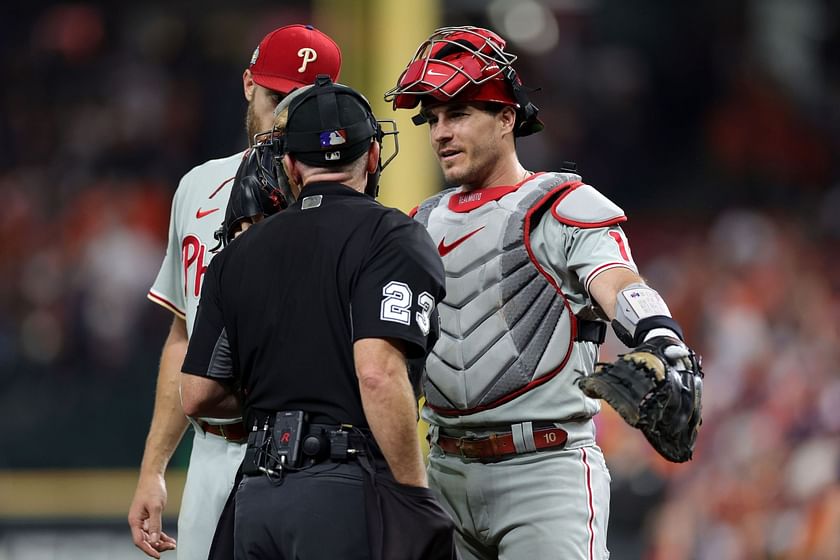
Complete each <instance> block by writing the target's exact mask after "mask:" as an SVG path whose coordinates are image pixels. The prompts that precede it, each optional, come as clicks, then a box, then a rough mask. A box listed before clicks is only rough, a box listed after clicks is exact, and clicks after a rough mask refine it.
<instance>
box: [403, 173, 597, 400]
mask: <svg viewBox="0 0 840 560" xmlns="http://www.w3.org/2000/svg"><path fill="white" fill-rule="evenodd" d="M580 183H581V178H580V176H579V175H575V174H572V173H543V174H539V175H534V176H532V177H531V178H530V179H528V180H527V181H526V182H524V183H522V184H520V185H517V186H513V187H492V188H488V189H482V190H480V191H474V192H466V193H463V192H458V189H450V190H447V191H444V192H442V193H441V194H439V195H437V196H435V197H433V198H431V199H429V200H427V201H425V202H424V203H423V204H422V205H421V206H420V207H419V208H418V209H417V214H416V216H415V219H416V220H418V221H419V222H421V223H422V224H423V225H425V226H426V228H427V229H428V231H429V234H430V235H431V237H432V239H433V240H434V242H435V243H437V244H438V250H439V252H440V254H441V257H442V258H443V264H444V269H445V271H446V298H445V299H444V300H443V301H442V302H440V303H439V305H438V311H439V313H440V326H441V333H440V339H439V340H438V342H437V344H436V345H435V347H434V349H433V350H432V353H431V354H430V355H429V357H428V360H427V362H426V373H427V375H426V378H425V381H424V389H425V394H426V402H427V403H428V405H429V406H431V407H432V409H434V410H435V411H436V412H438V413H440V414H444V415H462V414H469V413H473V412H478V411H481V410H485V409H488V408H493V407H495V406H498V405H500V404H503V403H505V402H508V401H509V400H511V399H513V398H515V397H517V396H519V395H521V394H523V393H525V392H526V391H529V390H531V389H533V388H534V387H537V386H539V385H540V384H542V383H544V382H546V381H548V380H549V379H551V378H552V377H553V376H554V375H556V374H557V373H558V372H559V371H561V370H562V369H563V366H564V365H565V363H566V361H567V360H568V358H569V355H570V353H571V349H572V342H573V340H574V338H575V332H576V319H575V317H574V315H573V314H572V313H571V311H570V308H569V305H568V303H567V301H566V299H565V297H564V296H563V293H562V292H561V291H560V289H559V288H558V287H556V286H555V284H554V281H553V280H550V277H549V276H548V275H547V274H544V273H543V271H542V270H541V268H540V266H539V264H538V263H537V262H536V260H535V259H534V257H533V255H532V253H531V251H530V247H529V236H530V231H531V228H532V227H534V226H536V224H537V223H538V222H539V219H540V217H541V216H543V215H544V213H545V211H546V210H548V209H549V207H550V205H551V203H552V202H553V201H555V200H556V199H557V197H558V195H560V194H561V193H562V192H564V191H565V190H567V189H571V188H575V187H577V186H579V185H580Z"/></svg>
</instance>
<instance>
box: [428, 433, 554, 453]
mask: <svg viewBox="0 0 840 560" xmlns="http://www.w3.org/2000/svg"><path fill="white" fill-rule="evenodd" d="M567 437H568V434H566V430H561V429H560V428H537V429H535V430H534V446H535V447H536V448H537V449H548V448H551V447H562V446H564V445H565V444H566V438H567ZM437 445H438V446H439V447H440V448H441V449H443V450H444V451H445V452H446V453H449V454H450V455H460V456H461V457H465V458H467V459H498V458H501V457H506V456H508V455H515V454H517V453H518V451H517V450H516V445H514V443H513V434H512V433H510V432H505V433H501V434H490V435H489V436H487V437H482V438H463V437H462V438H458V437H451V436H446V435H443V434H438V439H437Z"/></svg>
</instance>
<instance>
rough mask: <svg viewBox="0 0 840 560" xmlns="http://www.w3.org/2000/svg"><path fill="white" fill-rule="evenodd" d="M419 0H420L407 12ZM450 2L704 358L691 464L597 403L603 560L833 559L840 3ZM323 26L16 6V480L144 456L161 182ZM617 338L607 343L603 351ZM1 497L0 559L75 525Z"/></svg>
mask: <svg viewBox="0 0 840 560" xmlns="http://www.w3.org/2000/svg"><path fill="white" fill-rule="evenodd" d="M348 2H349V0H348ZM350 3H352V2H350ZM359 3H361V0H359ZM330 4H331V3H330V2H329V1H324V2H322V5H321V6H320V8H319V9H320V10H321V11H320V12H318V13H323V11H324V10H325V9H326V10H328V9H329V6H330ZM431 4H432V2H428V3H427V2H424V1H419V0H418V1H416V2H411V3H406V4H405V6H404V19H403V21H402V24H404V25H411V12H412V10H424V9H427V8H429V9H430V5H431ZM435 5H436V6H437V8H436V9H437V10H438V11H439V12H438V13H439V19H440V21H439V24H440V25H465V24H471V25H483V26H490V27H492V28H493V29H495V30H496V31H498V32H499V33H501V34H502V35H503V36H505V37H506V38H508V39H509V47H510V50H512V51H513V52H515V53H517V54H519V55H520V60H519V62H518V64H517V67H518V69H519V72H520V75H521V77H522V78H523V80H524V82H525V84H526V85H528V86H530V87H535V88H541V89H540V91H538V92H535V93H534V94H533V95H532V99H533V100H534V101H535V103H536V104H537V105H539V106H540V108H541V113H540V115H541V117H542V118H543V120H544V122H545V123H546V130H545V132H543V133H542V134H539V135H536V136H533V137H529V138H525V139H522V140H521V141H520V154H521V155H522V156H523V160H524V163H525V164H526V165H527V166H528V167H529V168H530V169H534V170H540V169H546V170H551V169H557V168H559V166H560V164H561V162H563V161H565V160H573V161H575V162H577V164H578V169H579V171H580V172H581V174H582V175H583V176H584V178H585V180H586V181H587V182H588V183H590V184H592V185H594V186H596V187H597V188H598V189H599V190H601V191H602V192H604V193H605V194H606V195H607V196H609V197H610V198H611V199H612V200H614V201H615V202H616V203H618V204H619V205H620V206H622V207H623V208H624V209H625V210H626V212H627V214H628V215H629V216H630V220H629V221H628V222H627V224H626V227H625V229H626V231H627V233H628V236H629V238H630V242H631V247H632V249H633V253H634V257H635V260H636V261H637V263H638V264H639V265H640V269H641V271H642V273H643V274H644V276H645V277H646V278H647V279H648V281H649V283H650V284H652V285H653V286H655V287H656V288H658V289H659V291H660V292H661V293H662V294H663V296H664V297H665V299H666V301H668V303H669V305H670V307H671V311H672V312H673V314H674V316H675V317H676V318H678V320H679V321H680V322H681V323H682V325H683V327H684V328H685V331H686V334H687V340H688V342H689V344H690V345H691V346H692V347H694V348H695V349H696V350H697V351H698V352H700V353H701V354H702V355H703V366H704V370H705V371H706V374H707V377H706V382H705V401H704V404H705V409H704V424H703V427H702V430H701V433H700V437H699V442H698V447H697V451H696V454H695V458H694V460H693V461H692V462H691V463H688V464H685V465H678V466H675V465H670V464H667V463H665V462H664V461H663V460H660V459H659V458H658V457H656V456H655V454H654V453H653V452H652V451H651V450H650V448H649V446H648V444H647V442H646V441H645V440H644V438H643V437H642V436H641V434H640V433H638V432H636V431H634V430H631V429H629V428H627V427H626V426H624V424H623V422H622V421H621V420H620V418H619V417H618V416H617V415H615V414H614V413H613V412H612V411H610V410H605V411H604V412H603V413H602V414H601V415H599V417H598V422H599V438H600V443H601V445H602V447H603V449H604V451H605V453H606V455H607V461H608V465H609V466H610V468H611V472H612V477H613V481H612V485H613V501H612V511H611V526H610V549H611V551H612V558H613V559H615V560H625V559H626V560H633V559H645V560H681V559H698V560H728V559H732V560H753V559H797V560H800V559H814V560H831V559H840V158H838V154H839V153H840V4H838V3H837V2H832V1H830V0H709V1H706V2H695V3H692V4H686V3H682V2H669V1H667V0H640V1H637V2H626V1H624V0H543V1H539V2H538V1H535V0H519V1H513V0H511V1H503V0H495V1H492V2H483V1H471V0H447V1H446V2H441V3H440V4H439V5H438V4H437V3H435ZM312 18H313V5H312V4H311V3H310V2H306V1H298V2H282V3H281V2H267V1H253V0H246V1H243V2H237V3H230V2H221V1H208V2H201V3H189V2H186V1H180V0H174V1H170V2H167V3H165V4H164V3H155V2H152V3H130V4H120V3H104V2H103V3H90V2H78V3H46V2H38V1H34V2H28V3H24V4H22V5H21V4H17V5H14V7H12V5H10V4H4V6H3V7H0V50H1V52H2V58H0V64H2V66H1V67H0V75H2V76H3V77H4V80H3V85H2V87H0V237H2V241H1V242H0V279H2V280H0V382H1V384H0V419H2V428H0V476H2V474H3V473H20V472H30V473H31V472H33V471H34V472H36V473H37V472H44V473H50V474H49V476H53V477H55V476H58V477H59V478H60V476H61V475H60V472H61V471H60V470H59V471H56V469H68V468H72V469H111V470H115V471H119V470H124V469H136V468H137V467H138V466H139V462H140V457H141V454H142V449H143V444H144V438H145V435H146V432H147V428H148V423H149V420H150V418H151V410H152V403H153V392H154V382H155V377H156V373H157V362H158V357H159V353H160V349H161V346H162V343H163V340H164V338H165V335H166V332H167V330H168V325H169V322H170V320H171V317H170V316H169V315H168V312H166V311H165V310H163V309H162V308H159V307H158V306H156V305H154V304H153V303H151V302H149V301H148V300H146V298H145V294H146V291H147V290H148V288H149V286H150V285H151V283H152V281H153V279H154V277H155V275H156V273H157V271H158V268H159V266H160V262H161V260H162V257H163V254H164V250H165V241H166V233H167V223H168V217H169V205H170V201H171V196H172V194H173V193H174V190H175V187H176V186H177V183H178V180H179V178H180V176H181V175H183V174H184V173H185V172H186V171H188V170H189V169H190V168H191V167H192V166H194V165H196V164H198V163H200V162H203V161H205V160H207V159H209V158H214V157H222V156H225V155H228V154H231V153H234V152H236V151H238V150H240V149H242V147H244V145H245V142H246V139H245V134H244V121H243V117H244V112H245V101H244V100H243V98H242V93H241V79H240V76H241V73H242V70H243V69H244V68H245V67H246V65H247V63H248V60H249V57H250V54H251V50H252V49H253V48H254V47H255V46H256V44H257V43H258V42H259V40H260V38H261V37H262V36H263V35H264V34H265V33H266V32H268V31H269V30H271V29H272V28H274V27H277V26H280V25H284V24H288V23H296V22H309V21H311V20H312ZM326 21H327V22H329V20H328V19H327V20H326ZM315 23H316V24H318V25H319V26H320V27H322V29H324V30H325V31H326V32H328V33H331V34H334V35H335V36H336V37H338V36H340V33H339V32H338V30H336V29H334V28H330V27H329V25H321V24H320V23H319V22H318V21H315ZM431 31H432V29H429V30H428V33H430V32H431ZM428 33H427V32H425V31H424V32H423V33H422V35H423V36H425V35H427V34H428ZM367 40H368V41H369V42H370V43H372V44H373V45H374V48H379V49H388V48H389V45H387V44H377V30H376V29H373V30H371V33H370V35H369V37H368V39H367ZM339 43H341V41H339ZM341 46H342V47H343V49H344V55H345V59H352V58H353V56H354V54H353V51H352V49H350V48H348V46H345V45H341ZM411 54H412V51H411V50H408V51H406V52H405V53H402V58H404V59H405V61H406V62H407V61H408V60H409V58H410V56H411ZM397 72H398V71H397ZM396 77H397V75H396V74H395V75H394V76H393V79H394V80H396ZM350 85H356V84H352V83H350ZM360 89H362V90H363V91H364V93H366V94H367V95H368V97H370V98H372V99H373V98H377V99H379V98H381V94H382V93H383V92H380V91H365V90H364V88H361V87H360ZM380 117H385V118H388V117H389V115H388V114H380ZM402 134H404V135H406V134H420V135H424V134H425V130H422V129H417V130H403V132H402ZM423 156H428V154H423ZM412 157H414V156H413V155H412V153H407V152H405V151H403V152H402V153H401V154H400V155H399V158H398V159H400V158H412ZM382 185H383V191H387V190H388V189H403V190H405V189H415V188H417V189H418V190H417V192H418V193H419V192H422V189H421V188H418V187H417V186H416V185H411V184H405V182H404V181H403V182H402V183H401V184H399V185H395V184H393V183H391V182H389V177H388V174H387V172H386V173H385V174H384V176H383V181H382ZM438 186H439V187H443V185H442V184H441V185H438ZM423 188H428V187H423ZM408 192H411V190H409V191H408ZM419 198H422V195H420V194H418V200H417V201H419ZM417 201H415V202H417ZM409 208H410V206H408V207H406V208H403V209H404V210H408V209H409ZM621 351H622V347H621V346H620V345H619V343H617V342H616V341H615V339H613V338H611V339H610V340H609V341H608V344H607V345H606V346H605V348H604V350H603V353H602V358H603V359H609V358H610V357H611V356H614V355H615V354H616V353H618V352H621ZM606 408H608V407H606V406H605V409H606ZM183 447H184V446H182V449H181V450H180V451H179V453H178V454H177V455H176V458H175V460H174V464H173V466H174V467H175V468H176V469H177V468H183V467H185V466H186V460H187V456H188V455H187V453H186V449H183ZM56 472H58V473H59V474H56ZM45 476H47V475H46V474H45ZM8 498H9V497H8V496H6V497H5V498H4V496H2V495H0V502H2V501H4V499H8ZM129 501H130V493H129V495H127V496H126V498H125V509H126V511H127V508H128V503H129ZM8 505H9V504H8V503H7V504H6V506H8ZM2 509H3V511H4V513H3V516H2V518H0V558H5V557H8V558H23V557H26V556H25V553H24V550H25V548H20V547H23V545H22V544H20V543H19V542H17V541H14V534H15V532H16V531H21V530H23V529H25V528H30V529H31V528H32V527H35V526H37V525H39V523H40V526H43V527H47V528H49V527H53V528H54V527H55V526H56V525H57V524H58V525H61V523H62V522H72V521H73V520H62V519H55V518H54V514H50V513H49V512H45V513H44V515H43V516H42V517H43V518H38V517H37V516H36V518H34V519H28V520H25V521H21V520H20V519H15V516H14V514H13V511H14V508H13V507H11V508H10V507H5V508H2ZM10 511H11V512H12V513H9V512H10ZM170 513H171V514H172V513H173V512H170ZM123 518H124V516H123V513H122V512H120V513H119V515H116V516H115V519H111V520H110V521H114V523H115V525H114V527H112V528H111V530H113V531H117V532H118V533H117V534H118V535H119V538H120V539H123V540H124V541H125V542H126V543H128V542H130V536H129V533H128V530H127V527H126V528H125V529H123V525H122V524H123V523H124V521H123ZM96 522H97V523H100V524H105V525H107V523H108V522H109V519H99V520H97V521H96ZM117 522H118V523H119V525H117ZM117 527H118V528H117ZM51 542H52V541H51ZM10 543H16V544H10ZM13 550H17V551H18V552H17V553H15V552H13ZM50 550H53V549H50ZM55 550H57V547H56V548H55ZM4 554H5V555H6V556H4ZM43 554H45V555H44V556H37V555H36V556H31V557H33V558H36V557H37V558H53V557H59V556H55V555H53V556H49V554H50V553H43ZM54 554H58V553H57V552H55V553H54ZM138 554H139V553H138ZM82 557H86V558H90V557H92V556H89V555H88V556H82ZM131 557H134V556H131Z"/></svg>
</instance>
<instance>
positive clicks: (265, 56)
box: [128, 25, 341, 560]
mask: <svg viewBox="0 0 840 560" xmlns="http://www.w3.org/2000/svg"><path fill="white" fill-rule="evenodd" d="M340 65H341V52H340V50H339V48H338V46H337V45H336V43H335V42H334V41H333V40H332V39H331V38H329V37H328V36H326V35H325V34H324V33H322V32H320V31H318V30H317V29H314V28H313V27H312V26H308V25H306V26H304V25H289V26H286V27H281V28H279V29H276V30H274V31H272V32H271V33H269V34H268V35H266V36H265V37H264V38H263V40H262V41H261V42H260V44H259V46H258V47H257V48H256V50H255V51H254V53H253V55H252V57H251V61H250V64H249V67H248V68H247V69H246V70H245V71H244V73H243V76H242V83H243V89H244V94H245V98H246V100H247V101H248V111H247V117H246V125H247V126H246V127H247V133H248V138H249V142H250V141H251V140H252V139H253V138H254V135H255V134H256V133H258V132H260V131H264V130H270V129H271V127H272V123H273V120H274V114H273V112H274V108H275V107H276V106H277V104H278V102H279V101H280V100H281V99H282V97H283V96H284V95H285V94H286V93H288V92H289V91H291V90H293V89H295V88H298V87H301V86H304V85H307V84H311V83H312V82H313V81H314V79H315V76H316V75H318V74H328V75H330V76H331V77H332V78H333V79H337V78H338V75H339V69H340ZM244 155H245V152H240V153H237V154H234V155H232V156H229V157H227V158H224V159H218V160H211V161H208V162H206V163H204V164H202V165H199V166H198V167H195V168H193V169H192V170H191V171H190V172H189V173H187V174H186V175H185V176H184V177H183V178H182V179H181V182H180V184H179V186H178V190H177V191H176V193H175V197H174V199H173V202H172V212H171V216H170V224H169V244H168V246H167V251H166V256H165V258H164V260H163V264H162V266H161V269H160V272H159V273H158V277H157V279H156V280H155V283H154V285H153V286H152V288H151V289H150V290H149V294H148V297H149V299H151V300H152V301H154V302H155V303H158V304H160V305H162V306H164V307H166V308H167V309H169V310H170V311H172V312H173V313H174V315H175V317H174V319H173V322H172V327H171V328H170V332H169V336H168V337H167V339H166V342H165V343H164V347H163V353H162V356H161V364H160V371H159V374H158V382H157V392H156V396H155V407H154V413H153V417H152V424H151V427H150V429H149V435H148V438H147V440H146V447H145V451H144V454H143V462H142V465H141V468H140V477H139V481H138V483H137V490H136V491H135V495H134V499H133V501H132V504H131V507H130V510H129V514H128V521H129V526H130V527H131V533H132V539H133V541H134V544H135V546H137V547H138V548H139V549H140V550H142V551H143V552H145V553H146V554H147V555H149V556H151V557H153V558H160V553H161V552H164V551H167V550H172V549H175V544H176V543H175V539H173V538H172V537H170V536H168V535H166V534H165V533H164V532H162V531H161V513H162V511H163V509H164V507H165V506H166V499H167V493H166V484H165V480H164V472H165V470H166V465H167V463H168V462H169V459H170V457H171V456H172V453H173V452H174V450H175V449H176V447H177V445H178V443H179V442H180V440H181V437H182V436H183V434H184V431H185V430H186V428H187V425H188V421H187V419H186V417H185V415H184V413H183V410H182V409H181V403H180V396H179V390H178V387H179V377H180V371H181V365H182V363H183V360H184V355H185V353H186V349H187V341H188V338H189V336H190V334H191V332H192V327H193V321H194V318H195V314H196V310H197V307H198V300H199V295H200V293H201V284H202V279H203V276H204V273H205V271H206V270H207V266H208V264H209V262H210V259H211V258H212V253H211V251H210V250H209V249H208V247H212V246H213V245H214V243H213V237H214V236H213V234H214V232H215V231H216V229H217V228H218V224H219V222H220V221H221V218H222V216H223V215H224V213H225V207H226V206H227V201H228V197H229V195H230V189H231V183H232V182H233V179H234V176H235V173H236V171H237V168H238V167H239V165H240V162H241V161H242V159H243V156H244ZM194 427H195V436H194V439H193V448H192V453H191V455H190V463H189V470H188V472H187V481H186V486H185V488H184V495H183V498H182V502H181V510H180V513H179V517H178V558H179V559H189V560H193V559H198V558H202V559H203V558H207V555H208V551H209V549H210V544H211V541H212V538H213V534H214V530H215V528H216V523H217V520H218V518H219V514H220V512H221V510H222V507H223V506H224V503H225V500H226V498H227V497H228V494H229V493H230V490H231V487H232V484H233V478H234V475H235V472H236V470H237V468H238V466H239V464H240V463H241V461H242V457H243V454H244V445H243V442H244V440H245V437H246V433H245V430H244V428H243V425H242V423H241V420H239V419H213V418H202V419H199V420H198V421H196V422H195V423H194Z"/></svg>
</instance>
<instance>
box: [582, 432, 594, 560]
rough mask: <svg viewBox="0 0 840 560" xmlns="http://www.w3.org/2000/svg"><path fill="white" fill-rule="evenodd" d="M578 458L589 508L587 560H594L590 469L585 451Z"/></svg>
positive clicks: (592, 501)
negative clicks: (582, 470) (583, 475)
mask: <svg viewBox="0 0 840 560" xmlns="http://www.w3.org/2000/svg"><path fill="white" fill-rule="evenodd" d="M580 458H581V461H582V462H583V467H584V469H585V472H586V500H587V506H588V507H589V520H588V521H587V524H586V528H587V530H588V531H589V560H594V559H595V528H594V527H593V524H594V522H595V503H594V500H593V498H592V469H591V468H590V467H589V461H587V458H586V449H584V448H581V450H580Z"/></svg>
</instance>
